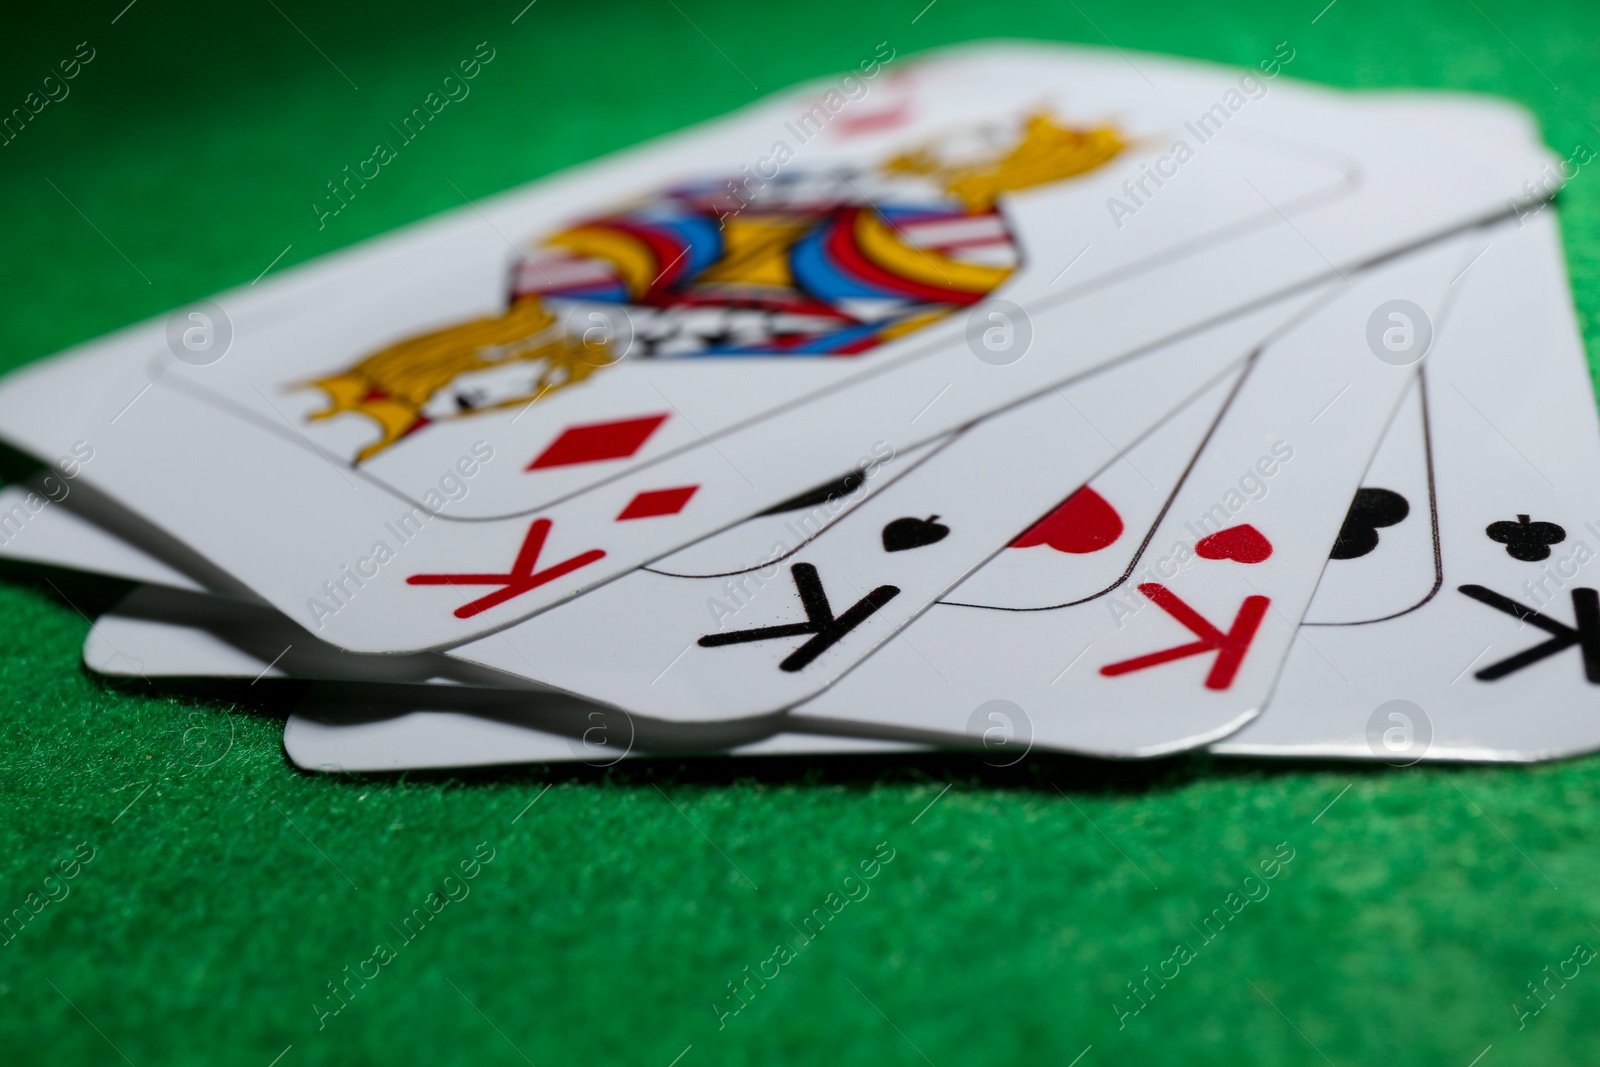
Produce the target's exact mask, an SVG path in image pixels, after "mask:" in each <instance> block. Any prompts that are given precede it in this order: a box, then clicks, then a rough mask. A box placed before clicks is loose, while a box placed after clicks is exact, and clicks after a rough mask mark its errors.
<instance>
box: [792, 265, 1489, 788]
mask: <svg viewBox="0 0 1600 1067" xmlns="http://www.w3.org/2000/svg"><path fill="white" fill-rule="evenodd" d="M1485 240H1487V238H1485V237H1483V236H1481V235H1470V236H1467V237H1463V238H1460V239H1456V240H1453V241H1450V242H1446V243H1443V244H1440V245H1436V246H1433V247H1431V248H1429V249H1427V250H1425V251H1423V252H1420V253H1416V254H1414V255H1412V256H1409V257H1405V258H1402V259H1399V260H1395V261H1392V262H1390V263H1387V264H1384V265H1382V266H1379V267H1376V268H1373V269H1372V270H1371V271H1368V272H1366V273H1364V274H1362V275H1358V276H1356V277H1353V278H1352V279H1351V283H1350V285H1349V286H1348V287H1344V288H1342V290H1341V291H1340V293H1339V294H1338V296H1337V297H1336V298H1334V299H1332V300H1331V301H1329V302H1328V303H1326V304H1325V305H1323V306H1322V307H1320V308H1318V309H1317V310H1316V311H1314V312H1312V313H1311V314H1309V315H1307V316H1306V317H1305V318H1304V319H1303V320H1302V321H1300V322H1298V323H1297V324H1296V325H1295V326H1294V327H1292V328H1291V329H1289V330H1288V331H1286V332H1285V333H1284V334H1283V335H1282V336H1281V337H1280V338H1278V339H1277V340H1275V341H1274V342H1273V343H1271V344H1269V345H1267V346H1266V347H1265V349H1264V350H1263V352H1262V354H1261V355H1260V356H1259V357H1258V358H1257V360H1256V363H1255V365H1254V366H1252V368H1251V369H1250V373H1249V374H1248V375H1247V376H1246V377H1245V378H1244V379H1243V382H1242V384H1241V386H1240V390H1239V393H1238V395H1237V396H1236V397H1235V398H1234V399H1233V401H1232V402H1231V403H1230V405H1229V406H1228V409H1227V411H1226V412H1225V413H1224V415H1223V417H1222V418H1221V420H1220V421H1219V422H1218V424H1217V426H1216V428H1215V430H1214V431H1213V432H1212V434H1211V437H1210V440H1209V441H1208V442H1207V443H1206V446H1205V447H1204V448H1203V449H1202V450H1201V451H1200V454H1199V455H1198V456H1197V457H1196V458H1195V460H1194V462H1193V463H1192V465H1191V466H1190V467H1189V468H1188V469H1187V470H1186V472H1185V473H1184V475H1183V479H1182V483H1181V484H1180V485H1179V487H1178V488H1177V491H1176V492H1175V493H1174V494H1173V498H1172V504H1171V506H1170V507H1169V508H1168V509H1167V511H1166V513H1165V515H1164V516H1163V517H1162V518H1161V519H1160V521H1159V522H1158V523H1157V524H1156V528H1155V533H1154V535H1153V536H1152V537H1151V538H1150V540H1149V547H1148V548H1145V549H1143V550H1142V551H1141V552H1140V554H1139V558H1138V560H1137V564H1136V567H1135V570H1134V573H1133V575H1132V576H1131V577H1130V578H1129V580H1128V581H1126V582H1124V583H1122V584H1121V585H1119V586H1118V588H1117V589H1116V590H1114V591H1112V592H1111V593H1109V594H1108V595H1106V596H1102V597H1097V598H1095V599H1092V600H1089V601H1087V602H1084V603H1080V604H1077V605H1075V606H1072V607H1062V608H1055V609H1049V610H1042V611H1013V610H982V609H974V608H970V607H957V606H953V605H947V604H939V605H935V606H934V607H933V608H932V609H931V610H929V611H928V612H927V613H926V614H925V615H923V617H922V618H920V619H919V620H918V621H917V622H916V623H914V624H913V625H912V626H910V627H908V628H907V629H906V632H905V634H904V636H903V639H902V640H900V641H893V642H890V643H889V644H888V645H886V646H885V647H884V648H883V649H882V650H881V651H880V652H879V653H878V654H877V655H876V656H874V657H873V658H872V659H871V660H870V661H868V662H867V663H865V664H863V665H862V666H861V667H860V668H859V669H857V670H856V671H854V672H852V673H851V674H848V675H846V676H845V677H844V678H843V679H841V680H840V681H839V682H838V683H837V684H836V685H834V686H833V687H832V688H830V689H829V690H827V691H826V692H824V693H822V694H821V695H820V696H818V697H816V698H813V699H812V700H810V701H808V702H807V703H806V704H803V705H801V706H799V707H798V708H796V709H795V713H796V714H797V715H798V716H801V717H803V719H804V720H805V721H807V722H809V723H812V724H815V725H816V726H818V727H819V728H820V726H821V725H822V724H825V723H829V722H840V723H843V722H850V723H855V724H868V725H872V726H876V727H881V728H886V729H898V730H919V729H920V730H924V731H928V735H929V736H933V735H937V734H945V735H951V734H957V735H959V734H964V733H968V731H969V723H980V724H981V723H982V722H983V721H986V720H985V718H984V713H983V711H982V709H983V708H985V707H992V706H993V703H994V702H997V701H998V702H1002V703H1004V704H1005V705H1006V706H1007V707H1008V708H1009V710H1008V711H1007V715H1008V716H1009V717H1010V718H1011V719H1012V720H1013V721H1021V722H1025V723H1028V724H1030V729H1031V737H1032V739H1033V741H1034V743H1036V744H1039V745H1042V746H1045V747H1051V748H1063V749H1069V750H1073V751H1079V752H1086V753H1090V754H1095V755H1106V756H1139V755H1153V754H1156V753H1159V752H1164V751H1172V750H1174V749H1177V748H1181V747H1184V746H1186V745H1193V744H1196V743H1201V742H1203V741H1206V740H1210V739H1212V738H1214V737H1216V736H1220V735H1222V734H1225V733H1227V732H1230V731H1231V730H1233V729H1236V728H1237V727H1238V726H1239V725H1240V724H1241V723H1242V722H1244V721H1246V720H1248V719H1249V718H1250V717H1251V716H1253V715H1254V714H1255V713H1256V712H1257V711H1258V710H1259V709H1260V707H1261V706H1262V705H1263V704H1264V703H1265V701H1266V697H1267V695H1268V692H1269V691H1270V689H1271V686H1272V683H1273V680H1274V678H1275V677H1276V675H1277V672H1278V669H1279V667H1280V665H1281V664H1282V661H1283V656H1284V655H1285V653H1286V652H1287V649H1288V645H1289V642H1290V641H1291V639H1292V638H1293V636H1294V630H1295V626H1296V624H1297V623H1298V621H1299V619H1300V617H1301V615H1302V614H1303V613H1304V611H1305V608H1306V605H1307V603H1308V602H1309V601H1310V599H1311V595H1312V592H1313V590H1314V588H1315V585H1316V580H1317V575H1318V574H1319V573H1320V571H1321V569H1322V565H1323V562H1324V561H1325V560H1326V558H1327V555H1328V552H1329V549H1330V547H1331V545H1332V543H1333V541H1334V540H1335V538H1336V536H1337V534H1338V531H1339V528H1340V525H1341V522H1342V520H1343V518H1344V514H1345V511H1346V510H1347V507H1348V501H1349V500H1350V498H1351V496H1352V495H1353V494H1354V491H1355V489H1356V487H1357V486H1358V485H1359V480H1360V477H1361V474H1362V472H1363V471H1364V470H1365V468H1366V466H1367V464H1368V462H1369V460H1370V458H1371V455H1372V452H1373V450H1374V448H1375V447H1376V445H1377V442H1378V440H1379V439H1380V437H1381V435H1382V433H1383V430H1384V427H1385V425H1386V423H1387V422H1388V421H1389V418H1390V416H1391V414H1392V413H1393V412H1394V410H1395V408H1396V406H1397V405H1398V403H1399V400H1400V398H1401V396H1402V394H1403V392H1404V390H1405V388H1406V385H1407V383H1408V382H1409V381H1410V379H1411V375H1412V374H1413V373H1414V371H1413V368H1411V367H1409V366H1402V365H1397V364H1395V363H1392V362H1390V361H1388V360H1385V359H1379V358H1378V356H1377V355H1376V354H1375V352H1374V350H1372V349H1371V348H1369V345H1368V340H1367V337H1368V333H1369V323H1370V322H1372V321H1373V320H1374V318H1375V315H1376V314H1377V313H1379V312H1380V309H1382V308H1383V307H1384V306H1385V305H1386V304H1388V303H1389V302H1390V301H1394V300H1407V301H1410V302H1411V303H1413V304H1414V305H1416V306H1417V307H1418V308H1420V309H1422V310H1423V312H1424V313H1425V315H1426V316H1427V317H1428V318H1429V319H1431V321H1433V322H1435V323H1439V322H1442V321H1444V313H1445V310H1446V308H1447V306H1448V302H1449V301H1448V294H1449V290H1450V285H1449V283H1450V280H1451V278H1453V277H1455V276H1456V275H1457V274H1458V273H1459V272H1460V271H1461V269H1462V268H1463V266H1465V264H1466V263H1467V262H1468V261H1469V260H1470V258H1471V256H1472V255H1473V254H1475V253H1476V252H1477V251H1478V250H1479V249H1481V248H1482V247H1483V244H1484V242H1485ZM1402 294H1405V295H1402ZM1008 551H1011V550H1008ZM1052 569H1053V568H1052ZM960 594H961V590H960V588H959V587H958V588H957V590H955V592H954V593H952V594H951V596H950V597H949V599H952V600H960V599H963V598H962V597H961V595H960ZM969 736H975V735H971V734H969Z"/></svg>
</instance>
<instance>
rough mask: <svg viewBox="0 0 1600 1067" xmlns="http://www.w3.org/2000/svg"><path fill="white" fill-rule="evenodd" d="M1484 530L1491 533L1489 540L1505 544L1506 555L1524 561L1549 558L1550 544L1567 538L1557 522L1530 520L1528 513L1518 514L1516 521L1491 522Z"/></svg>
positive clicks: (1533, 561) (1529, 561)
mask: <svg viewBox="0 0 1600 1067" xmlns="http://www.w3.org/2000/svg"><path fill="white" fill-rule="evenodd" d="M1483 532H1484V533H1486V534H1488V535H1489V540H1491V541H1498V542H1499V543H1500V544H1502V545H1505V546H1506V555H1508V556H1510V557H1511V558H1512V559H1520V560H1522V561H1523V562H1524V563H1538V562H1539V561H1540V560H1542V559H1549V558H1550V546H1551V545H1558V544H1560V543H1561V542H1562V541H1565V540H1566V539H1567V531H1566V530H1563V529H1562V528H1561V527H1560V526H1557V525H1556V524H1555V523H1553V522H1529V521H1528V516H1526V515H1518V516H1517V521H1516V522H1510V521H1506V520H1502V521H1501V522H1491V523H1490V524H1489V525H1488V526H1486V527H1485V528H1484V531H1483Z"/></svg>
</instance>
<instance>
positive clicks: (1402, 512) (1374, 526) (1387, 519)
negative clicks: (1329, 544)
mask: <svg viewBox="0 0 1600 1067" xmlns="http://www.w3.org/2000/svg"><path fill="white" fill-rule="evenodd" d="M1409 514H1411V505H1410V504H1408V503H1406V498H1405V497H1403V496H1401V495H1400V494H1399V493H1397V492H1395V491H1394V490H1393V489H1367V488H1361V489H1357V490H1356V498H1355V499H1354V500H1352V501H1351V502H1350V510H1349V512H1347V513H1346V514H1345V517H1344V525H1343V526H1341V527H1339V536H1338V537H1337V538H1335V539H1334V542H1333V551H1332V552H1329V553H1328V558H1329V559H1360V558H1361V557H1362V556H1365V555H1366V554H1367V553H1368V552H1371V551H1372V550H1373V549H1375V548H1377V547H1378V528H1379V527H1382V526H1393V525H1395V524H1396V523H1398V522H1403V521H1404V520H1405V517H1406V516H1407V515H1409Z"/></svg>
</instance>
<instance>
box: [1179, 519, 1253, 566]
mask: <svg viewBox="0 0 1600 1067" xmlns="http://www.w3.org/2000/svg"><path fill="white" fill-rule="evenodd" d="M1194 550H1195V553H1196V554H1197V555H1199V556H1200V558H1201V559H1231V560H1233V561H1234V562H1236V563H1260V562H1261V561H1262V560H1264V559H1266V558H1267V557H1268V556H1270V555H1272V542H1271V541H1268V540H1267V539H1266V537H1264V536H1263V535H1262V533H1261V531H1260V530H1258V529H1256V528H1255V527H1254V526H1251V525H1250V524H1249V523H1245V524H1244V525H1243V526H1230V527H1228V528H1227V529H1226V530H1218V531H1217V532H1216V533H1214V534H1212V535H1211V536H1209V537H1202V538H1201V539H1200V540H1198V541H1196V542H1195V545H1194Z"/></svg>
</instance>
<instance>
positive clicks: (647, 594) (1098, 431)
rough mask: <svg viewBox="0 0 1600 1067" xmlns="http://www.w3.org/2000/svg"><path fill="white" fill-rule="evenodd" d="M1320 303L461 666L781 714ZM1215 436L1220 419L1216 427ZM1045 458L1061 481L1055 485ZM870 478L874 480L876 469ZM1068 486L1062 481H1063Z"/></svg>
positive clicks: (1182, 353)
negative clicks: (842, 511) (699, 571)
mask: <svg viewBox="0 0 1600 1067" xmlns="http://www.w3.org/2000/svg"><path fill="white" fill-rule="evenodd" d="M1309 303H1310V301H1309V300H1307V299H1306V298H1301V299H1299V300H1295V301H1280V302H1277V303H1274V304H1272V305H1269V306H1268V307H1266V308H1263V309H1261V310H1259V311H1257V312H1255V313H1253V314H1250V315H1246V316H1242V317H1239V318H1236V319H1230V320H1228V321H1227V322H1226V323H1224V324H1223V325H1221V326H1218V327H1214V328H1213V329H1210V330H1207V331H1204V332H1202V333H1200V334H1197V335H1195V336H1193V337H1190V338H1187V339H1185V340H1184V341H1181V342H1178V343H1176V344H1173V345H1169V346H1165V347H1163V348H1161V349H1158V350H1156V351H1154V352H1151V353H1148V354H1146V355H1144V356H1141V357H1139V358H1138V359H1135V360H1131V361H1128V362H1126V363H1123V364H1119V365H1118V366H1116V367H1113V368H1110V369H1108V370H1105V371H1102V372H1100V373H1098V374H1095V375H1091V376H1089V377H1088V378H1085V379H1083V380H1082V381H1079V382H1077V383H1075V384H1073V385H1071V386H1067V387H1065V388H1061V389H1057V390H1051V391H1049V392H1047V393H1045V394H1043V395H1042V396H1040V397H1037V398H1035V399H1033V400H1030V401H1027V402H1026V403H1023V404H1020V405H1018V406H1017V407H1015V408H1012V409H1009V410H1007V411H1005V412H1001V413H1000V414H997V415H993V416H991V417H990V418H988V419H985V420H983V421H982V422H979V423H977V424H976V425H974V426H972V427H970V428H968V429H966V430H964V431H962V432H960V433H958V434H956V435H953V436H952V437H951V438H950V439H949V440H948V442H947V443H945V444H943V445H941V446H938V447H936V448H932V449H929V450H928V451H927V453H926V454H925V455H924V456H923V457H921V458H920V459H912V460H908V461H907V460H900V459H899V458H897V457H894V456H885V457H884V458H883V460H882V466H884V467H893V466H894V465H895V464H897V463H901V462H905V463H906V464H907V468H908V469H907V470H905V472H904V473H902V474H901V475H900V476H899V478H898V479H897V480H895V481H894V482H893V483H892V484H889V485H887V486H886V487H884V488H883V489H881V490H879V491H878V492H877V493H876V494H875V495H873V496H872V497H871V499H869V500H867V501H866V502H865V503H863V504H861V505H860V506H859V507H857V508H856V509H854V510H853V511H852V512H850V513H849V514H848V515H845V516H844V517H842V518H840V519H837V520H835V521H834V522H833V523H832V524H831V525H830V526H828V527H827V528H826V529H825V530H823V531H822V532H821V533H820V534H818V535H817V536H816V537H814V538H812V539H810V540H808V541H807V542H805V543H804V544H803V545H800V546H798V549H797V547H796V546H795V545H793V544H792V543H791V542H790V541H788V540H786V539H778V540H777V541H776V542H774V543H772V544H770V545H769V546H768V550H767V551H766V552H765V553H763V554H762V555H760V556H756V557H747V559H746V561H745V567H744V569H743V570H742V572H741V573H739V574H734V575H728V576H722V575H718V576H716V577H712V578H703V579H698V580H694V579H682V578H674V577H670V576H669V574H668V573H660V572H664V571H671V570H675V569H676V568H675V567H674V566H673V565H672V562H671V561H672V559H673V558H675V557H669V558H668V560H666V561H664V563H663V566H662V567H661V568H651V569H649V570H644V571H640V572H636V573H634V574H631V575H628V576H626V577H624V578H622V579H621V580H619V581H616V582H613V583H611V584H610V585H607V586H605V587H603V588H601V589H597V590H595V591H594V592H592V593H590V594H589V595H587V596H585V597H582V598H580V599H578V600H576V601H573V602H572V603H569V604H566V605H563V606H561V607H560V608H557V609H556V610H554V611H550V612H546V613H544V614H542V615H537V616H535V617H534V618H532V619H529V620H527V621H525V622H523V623H520V624H518V625H517V626H514V627H511V628H510V629H508V630H505V631H503V632H501V633H498V634H494V635H491V636H490V637H487V638H484V639H482V640H480V641H477V642H474V643H472V644H471V645H468V646H463V647H461V648H458V649H454V650H452V651H451V653H450V655H452V656H455V657H458V658H461V659H465V660H468V661H470V662H473V663H479V664H483V665H485V666H489V667H494V668H497V669H499V670H502V671H505V672H507V673H509V674H513V675H518V676H521V677H525V678H529V679H533V680H536V681H538V682H540V683H541V684H544V685H549V686H553V687H555V688H557V689H561V690H564V691H567V692H572V693H577V694H580V695H582V696H585V697H588V698H591V699H594V700H599V701H602V702H604V703H607V704H611V705H614V706H616V707H620V708H625V709H627V710H628V711H631V712H636V713H640V714H644V715H650V716H654V717H657V718H661V719H666V720H671V721H679V722H693V721H714V720H718V719H731V718H741V717H745V716H750V715H756V714H765V713H769V712H776V711H780V710H782V709H784V708H787V707H791V706H793V705H794V704H797V703H799V702H800V701H802V700H804V699H805V698H806V697H808V696H810V695H811V694H813V693H816V692H818V691H820V690H821V689H822V688H823V687H824V686H826V685H827V684H828V683H829V682H831V681H832V680H833V679H835V678H837V677H838V676H839V675H840V674H842V673H843V672H844V671H846V670H848V669H850V667H851V666H853V665H854V664H855V663H857V662H859V661H860V660H861V659H862V658H863V657H865V656H867V655H868V654H869V653H870V652H871V651H872V650H873V649H874V648H877V647H878V646H879V645H881V644H882V643H883V642H884V641H886V640H888V639H890V638H891V637H892V636H893V634H894V633H896V632H897V631H898V630H899V629H901V628H903V627H904V626H905V625H906V623H907V622H909V621H910V620H911V619H913V618H915V617H916V615H918V614H919V613H921V612H922V611H923V610H924V609H925V608H926V607H927V606H928V605H929V604H930V603H932V602H933V600H934V599H936V598H937V597H938V596H940V595H941V594H942V593H944V592H945V591H946V590H948V589H949V588H951V587H952V586H953V585H955V584H956V583H957V582H959V581H960V580H961V578H962V577H964V576H965V575H966V574H968V573H970V572H971V571H972V570H973V569H974V568H976V567H977V566H979V565H980V564H981V563H982V562H983V561H984V560H985V559H987V558H988V557H989V556H990V555H992V554H993V553H994V552H996V551H997V550H998V549H999V548H1000V546H1002V545H1004V544H1005V543H1006V542H1007V541H1009V540H1010V539H1011V538H1012V537H1014V536H1015V534H1016V531H1017V530H1018V529H1020V528H1023V527H1026V526H1028V525H1030V524H1031V523H1032V522H1033V521H1034V520H1036V519H1037V518H1038V516H1040V515H1041V514H1042V513H1044V512H1046V511H1048V510H1050V509H1051V508H1052V506H1053V505H1055V504H1056V503H1057V499H1056V498H1057V497H1058V496H1059V494H1060V488H1059V486H1060V484H1061V483H1062V482H1065V483H1067V484H1072V483H1073V482H1074V481H1076V482H1078V483H1079V484H1081V483H1082V482H1085V481H1087V480H1088V479H1089V478H1090V477H1092V476H1093V475H1094V474H1095V473H1096V472H1097V471H1099V470H1100V469H1102V468H1104V467H1106V466H1107V465H1109V464H1112V463H1115V462H1119V461H1120V460H1119V457H1120V456H1121V455H1122V453H1123V450H1124V449H1126V448H1128V447H1131V446H1134V445H1135V444H1136V442H1137V441H1138V440H1139V438H1140V437H1141V436H1143V434H1144V433H1145V432H1146V431H1147V429H1148V428H1149V427H1150V426H1151V424H1152V423H1153V422H1156V421H1158V420H1160V419H1165V418H1167V417H1169V416H1170V415H1171V414H1173V413H1174V412H1176V411H1180V410H1186V409H1188V408H1192V407H1201V408H1208V409H1209V415H1210V417H1211V418H1214V417H1215V413H1216V411H1217V409H1218V408H1219V406H1221V405H1222V404H1223V403H1224V402H1225V401H1226V400H1227V399H1228V397H1229V396H1230V394H1231V389H1230V386H1231V385H1232V384H1233V383H1234V382H1235V381H1236V380H1237V378H1238V373H1237V370H1236V369H1235V368H1236V367H1237V366H1238V365H1239V364H1241V363H1242V362H1244V361H1245V360H1246V359H1247V358H1248V356H1249V355H1250V353H1251V352H1252V350H1254V349H1255V348H1257V347H1258V346H1259V345H1260V344H1261V343H1262V339H1263V337H1265V336H1266V335H1268V334H1269V333H1271V332H1272V331H1273V330H1275V329H1279V328H1283V327H1284V325H1285V323H1287V322H1289V321H1290V320H1291V319H1292V318H1293V317H1294V316H1295V315H1297V314H1298V313H1301V312H1302V311H1303V310H1304V308H1305V307H1306V306H1307V304H1309ZM1200 425H1201V429H1202V431H1203V428H1204V426H1205V423H1201V424H1200ZM1044 465H1048V468H1049V469H1050V470H1051V473H1052V477H1051V478H1040V477H1039V476H1038V471H1039V468H1040V467H1041V466H1044ZM867 473H868V474H870V475H873V476H876V472H875V471H874V470H873V468H872V467H869V468H867ZM1057 478H1059V479H1060V481H1057V480H1056V479H1057Z"/></svg>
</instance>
